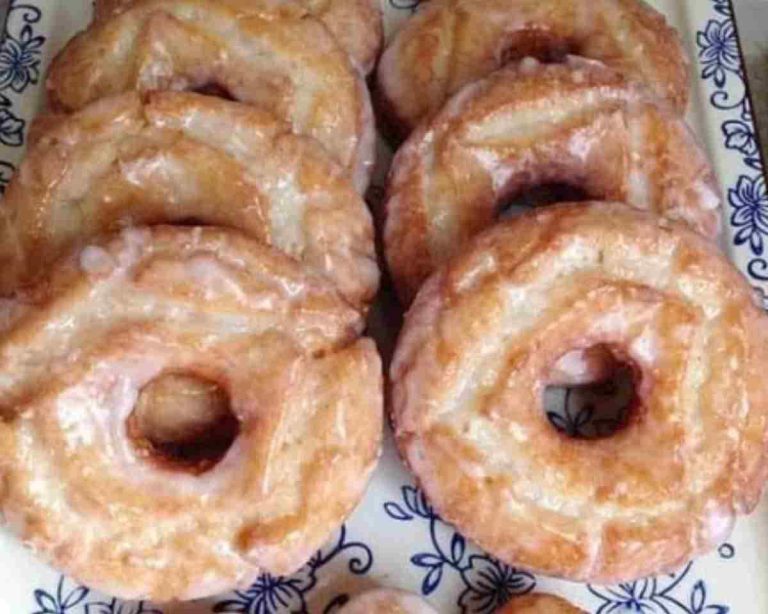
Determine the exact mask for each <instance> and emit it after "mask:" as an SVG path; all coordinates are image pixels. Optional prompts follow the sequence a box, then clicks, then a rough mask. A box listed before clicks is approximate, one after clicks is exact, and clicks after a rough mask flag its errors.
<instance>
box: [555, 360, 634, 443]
mask: <svg viewBox="0 0 768 614" xmlns="http://www.w3.org/2000/svg"><path fill="white" fill-rule="evenodd" d="M638 373H639V371H638V369H637V367H636V365H635V364H634V363H633V362H632V361H631V360H630V359H629V358H627V357H625V356H622V355H621V354H620V353H618V352H616V351H615V350H613V349H612V348H611V347H610V346H607V345H596V346H592V347H590V348H586V349H580V350H576V351H572V352H568V353H566V354H564V355H563V356H561V357H560V358H559V359H558V360H557V362H556V363H555V365H553V366H552V368H551V370H550V374H549V385H547V386H546V387H545V389H544V395H543V396H544V398H543V405H544V411H545V412H546V415H547V418H548V420H549V422H550V423H551V424H552V426H554V427H555V428H556V429H557V430H558V431H560V432H561V433H562V434H564V435H566V436H568V437H571V438H574V439H604V438H607V437H611V436H612V435H614V434H615V433H617V432H618V431H619V430H621V429H623V428H624V427H626V426H627V424H628V423H629V420H630V418H631V415H632V410H633V408H634V407H636V405H637V403H636V400H637V394H636V389H637V384H638Z"/></svg>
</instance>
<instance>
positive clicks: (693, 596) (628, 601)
mask: <svg viewBox="0 0 768 614" xmlns="http://www.w3.org/2000/svg"><path fill="white" fill-rule="evenodd" d="M692 566H693V565H692V564H691V563H689V564H688V565H687V566H686V567H685V568H684V569H683V570H682V571H680V572H678V573H675V574H669V575H667V576H661V577H658V578H647V579H644V580H638V581H637V582H627V583H624V584H619V585H617V586H614V587H606V588H597V587H594V586H590V587H589V590H590V592H591V593H592V594H593V595H594V596H595V597H597V598H598V599H599V600H600V601H601V604H600V606H599V607H598V609H597V610H596V612H595V614H611V613H613V612H638V613H640V614H672V613H680V614H727V613H728V612H729V609H728V607H726V606H723V605H718V604H711V603H707V587H706V585H705V584H704V582H703V581H702V580H699V581H698V582H696V583H695V584H694V585H693V587H692V588H691V589H690V592H689V593H688V594H687V595H686V596H681V594H680V591H679V590H678V589H679V588H680V587H681V584H682V582H683V580H684V579H685V578H686V577H687V576H688V575H689V573H690V571H691V568H692Z"/></svg>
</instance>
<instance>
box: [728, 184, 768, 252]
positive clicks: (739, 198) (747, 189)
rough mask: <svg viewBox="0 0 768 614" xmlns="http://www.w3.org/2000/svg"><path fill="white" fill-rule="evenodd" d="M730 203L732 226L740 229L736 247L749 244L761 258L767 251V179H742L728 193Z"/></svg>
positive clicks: (737, 233)
mask: <svg viewBox="0 0 768 614" xmlns="http://www.w3.org/2000/svg"><path fill="white" fill-rule="evenodd" d="M728 202H729V203H730V205H731V207H733V213H732V215H731V224H732V225H733V226H734V227H735V228H737V229H738V231H737V232H736V236H735V237H734V241H735V243H736V245H743V244H745V243H749V247H750V249H751V250H752V252H753V253H754V254H755V255H757V256H761V255H762V254H763V251H764V249H765V242H764V236H765V235H768V192H766V187H765V177H764V176H763V175H758V176H757V177H747V176H742V177H740V178H739V182H738V183H737V184H736V187H735V188H731V189H730V190H729V191H728Z"/></svg>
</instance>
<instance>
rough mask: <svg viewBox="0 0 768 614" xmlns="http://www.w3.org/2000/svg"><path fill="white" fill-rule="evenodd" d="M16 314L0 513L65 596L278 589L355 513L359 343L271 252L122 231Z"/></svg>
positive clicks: (377, 421)
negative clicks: (72, 590) (51, 569)
mask: <svg viewBox="0 0 768 614" xmlns="http://www.w3.org/2000/svg"><path fill="white" fill-rule="evenodd" d="M22 300H24V301H25V303H26V305H27V309H26V312H25V313H24V314H23V315H22V317H21V318H17V319H16V321H15V322H14V323H12V324H11V326H10V328H9V329H7V330H6V331H5V334H4V335H3V337H2V338H0V374H2V375H1V376H0V411H1V412H2V416H3V421H2V424H0V471H1V472H2V473H1V475H2V479H3V490H2V494H1V495H0V508H1V509H2V513H3V517H4V519H5V520H6V522H7V523H8V524H9V525H10V527H11V528H12V529H14V530H15V531H16V532H17V533H18V534H20V536H21V537H22V538H23V540H24V541H25V543H26V544H27V545H29V546H30V547H31V548H33V549H34V550H35V551H36V552H38V553H40V554H41V555H42V556H44V557H45V558H46V559H48V560H49V561H50V562H51V563H53V564H54V565H56V566H57V567H59V568H61V569H62V570H64V571H65V572H66V573H68V574H71V575H73V576H75V577H76V578H77V579H78V580H79V581H81V582H83V583H85V584H86V585H88V586H92V587H94V588H98V589H101V590H103V591H106V592H108V593H110V594H114V595H116V596H119V597H121V598H125V599H153V600H158V601H167V600H176V599H193V598H197V597H203V596H206V595H210V594H214V593H217V592H221V591H224V590H228V589H230V588H232V587H234V586H245V585H248V584H249V583H250V582H252V581H253V580H255V578H256V577H257V576H258V575H259V574H260V573H264V572H267V571H268V572H270V573H273V574H286V573H291V572H293V571H295V570H296V569H297V568H298V567H300V566H301V565H302V564H303V563H304V562H305V561H306V560H307V559H308V558H309V557H310V555H311V554H312V553H313V552H314V551H315V550H316V549H317V548H319V547H320V546H322V544H323V542H324V541H325V540H326V539H328V537H329V536H330V534H331V532H332V531H334V530H335V529H336V528H337V527H338V526H340V524H341V522H342V520H343V519H344V518H345V517H346V516H347V514H349V512H350V511H351V510H352V508H353V507H354V506H355V505H356V503H357V502H358V501H359V499H360V498H361V497H362V495H363V491H364V488H365V485H366V483H367V481H368V477H369V475H370V473H371V471H372V469H373V467H374V465H375V464H376V460H377V457H378V453H379V448H380V440H381V431H382V415H381V411H382V382H381V373H380V370H381V366H380V361H379V358H378V355H377V353H376V349H375V346H374V344H373V343H372V342H371V341H370V340H368V339H365V340H358V339H357V334H358V333H359V332H360V331H361V330H362V327H363V320H362V317H361V315H360V314H358V313H357V312H356V311H354V310H352V309H351V308H350V307H349V306H348V305H347V304H346V302H345V301H344V300H343V299H341V298H340V296H339V295H338V293H337V292H336V291H335V290H334V289H333V287H332V286H331V285H330V284H328V283H327V282H326V281H325V280H324V279H323V278H321V277H319V276H315V275H313V274H311V273H308V272H306V271H305V270H304V269H303V267H301V265H299V264H297V263H295V262H294V261H292V260H291V259H289V258H288V257H286V256H284V255H283V254H281V253H280V252H278V251H277V250H273V249H271V248H268V247H265V246H262V245H260V244H259V243H257V242H255V241H252V240H250V239H246V238H245V237H244V236H243V235H240V234H239V233H237V232H236V231H231V230H225V229H218V228H200V227H197V228H191V227H188V228H181V227H162V226H159V227H155V228H153V229H149V230H148V229H131V230H126V231H123V233H122V234H121V235H119V236H117V238H114V239H112V240H109V241H107V242H103V243H97V244H94V245H90V246H88V247H86V248H85V249H83V250H81V251H80V252H79V253H76V254H75V255H74V256H72V257H70V258H68V259H66V260H65V261H62V262H61V263H60V264H58V265H57V266H56V267H55V268H54V270H53V272H52V274H51V277H50V278H49V279H48V280H47V281H46V282H45V283H43V284H41V285H39V286H36V287H35V288H34V289H32V290H31V291H30V292H29V294H27V295H25V296H24V297H23V299H22ZM153 413H154V414H155V415H153ZM222 415H224V416H229V420H228V422H227V421H225V422H224V424H223V425H221V426H218V425H217V428H208V427H206V426H205V423H206V421H208V420H210V418H211V417H214V418H216V417H221V416H222ZM174 421H175V424H174V423H173V422H174ZM169 423H170V424H169ZM148 425H150V426H152V425H154V426H153V428H152V429H151V431H150V432H146V429H147V427H148ZM190 427H193V428H192V429H191V430H188V429H190ZM185 430H187V432H188V433H190V432H191V437H184V436H183V432H182V431H185ZM201 432H202V433H205V432H208V433H210V435H208V436H206V437H205V438H204V440H203V441H201V442H200V447H199V449H197V448H196V447H195V446H194V445H192V444H193V442H194V440H195V438H200V437H201V435H200V434H201ZM225 435H228V437H229V439H228V440H227V439H226V438H223V437H224V436H225Z"/></svg>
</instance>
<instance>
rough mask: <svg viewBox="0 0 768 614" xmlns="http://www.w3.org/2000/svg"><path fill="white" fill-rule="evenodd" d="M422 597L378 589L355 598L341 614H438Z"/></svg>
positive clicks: (393, 590)
mask: <svg viewBox="0 0 768 614" xmlns="http://www.w3.org/2000/svg"><path fill="white" fill-rule="evenodd" d="M436 613H437V610H435V609H434V608H432V607H431V606H430V605H429V604H428V603H427V602H426V601H424V600H423V599H422V598H421V597H418V596H417V595H414V594H413V593H407V592H405V591H401V590H395V589H391V588H377V589H374V590H370V591H366V592H364V593H361V594H360V595H357V596H356V597H353V598H352V600H351V601H349V602H348V603H347V604H346V605H345V606H344V607H343V608H341V610H339V614H436Z"/></svg>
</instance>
